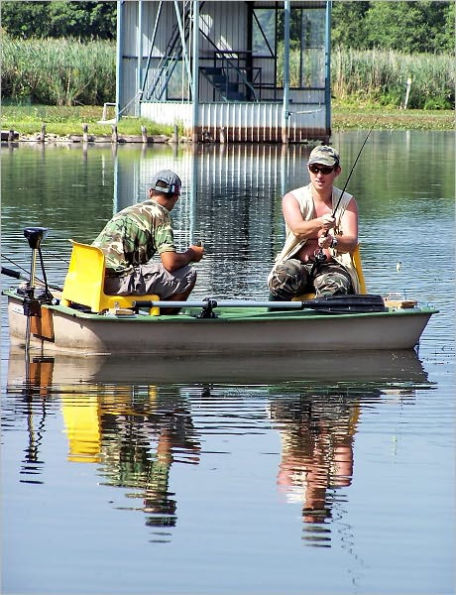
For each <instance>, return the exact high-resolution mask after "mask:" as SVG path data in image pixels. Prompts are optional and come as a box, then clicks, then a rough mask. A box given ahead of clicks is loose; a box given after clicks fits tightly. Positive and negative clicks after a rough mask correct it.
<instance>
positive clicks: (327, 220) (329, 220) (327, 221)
mask: <svg viewBox="0 0 456 595" xmlns="http://www.w3.org/2000/svg"><path fill="white" fill-rule="evenodd" d="M318 221H319V223H320V228H321V229H323V230H324V231H329V230H330V229H332V228H333V227H335V226H336V219H335V217H333V216H332V215H331V214H329V213H327V214H326V215H322V216H321V217H319V218H318Z"/></svg>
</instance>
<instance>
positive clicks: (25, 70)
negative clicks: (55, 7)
mask: <svg viewBox="0 0 456 595" xmlns="http://www.w3.org/2000/svg"><path fill="white" fill-rule="evenodd" d="M1 60H2V96H3V99H5V98H7V99H11V100H14V101H29V102H31V103H41V104H47V105H75V104H78V103H79V104H85V105H101V104H103V103H104V102H105V101H113V100H114V97H115V78H116V68H115V61H116V51H115V43H113V42H110V41H96V40H94V41H90V42H82V41H79V40H76V39H63V38H62V39H27V40H19V39H11V38H9V37H8V36H7V35H4V36H3V43H2V51H1Z"/></svg>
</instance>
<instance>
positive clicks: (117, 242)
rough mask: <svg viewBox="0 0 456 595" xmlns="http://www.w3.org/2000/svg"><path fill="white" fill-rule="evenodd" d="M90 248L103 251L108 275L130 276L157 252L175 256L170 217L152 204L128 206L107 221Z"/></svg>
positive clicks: (155, 203) (146, 202)
mask: <svg viewBox="0 0 456 595" xmlns="http://www.w3.org/2000/svg"><path fill="white" fill-rule="evenodd" d="M92 246H97V247H98V248H101V250H103V252H104V254H105V258H106V268H107V269H108V274H109V272H110V271H111V272H112V273H115V274H120V275H122V274H127V273H130V272H131V271H132V270H133V267H135V266H137V265H139V264H146V263H147V262H148V261H149V260H150V259H151V258H152V256H153V255H154V254H155V253H157V252H158V253H159V254H161V253H162V252H176V248H175V245H174V235H173V230H172V226H171V216H170V213H169V211H168V209H166V208H165V207H163V206H161V205H159V204H158V203H157V202H155V201H154V200H145V201H143V202H140V203H138V204H135V205H131V206H129V207H127V208H125V209H123V210H122V211H120V212H119V213H117V214H116V215H114V217H113V218H112V219H111V220H110V221H108V223H107V224H106V226H105V228H104V229H103V230H102V231H101V233H100V234H99V235H98V237H97V238H96V239H95V240H94V241H93V242H92ZM109 270H110V271H109Z"/></svg>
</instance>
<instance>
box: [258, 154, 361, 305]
mask: <svg viewBox="0 0 456 595" xmlns="http://www.w3.org/2000/svg"><path fill="white" fill-rule="evenodd" d="M307 169H308V171H309V176H310V184H308V185H307V186H303V187H301V188H297V189H295V190H292V191H291V192H288V193H287V194H285V196H284V197H283V200H282V212H283V216H284V219H285V224H286V240H285V245H284V247H283V249H282V251H281V252H280V254H279V255H278V256H277V258H276V261H275V264H274V267H273V269H272V271H271V272H270V274H269V277H268V285H269V290H270V298H271V299H272V300H277V301H283V300H290V299H292V298H293V297H296V296H299V295H301V294H304V293H309V292H312V293H315V294H316V296H317V297H319V296H324V295H346V294H353V293H359V291H360V287H359V280H358V276H357V273H356V270H355V268H354V266H353V263H352V259H351V252H353V250H354V249H355V248H356V246H357V244H358V206H357V204H356V200H355V198H354V197H353V196H352V195H351V194H348V193H347V192H344V193H343V195H342V191H341V190H339V189H338V188H336V187H335V186H334V181H335V179H336V178H337V176H338V175H339V174H340V172H341V171H342V170H341V167H340V157H339V153H338V152H337V151H336V150H335V149H334V148H333V147H329V146H327V145H323V146H318V147H315V148H314V149H313V151H312V152H311V153H310V156H309V161H308V164H307ZM341 196H342V198H341ZM340 199H341V200H340ZM336 207H337V210H336V211H335V212H334V210H335V209H336ZM333 215H334V216H333Z"/></svg>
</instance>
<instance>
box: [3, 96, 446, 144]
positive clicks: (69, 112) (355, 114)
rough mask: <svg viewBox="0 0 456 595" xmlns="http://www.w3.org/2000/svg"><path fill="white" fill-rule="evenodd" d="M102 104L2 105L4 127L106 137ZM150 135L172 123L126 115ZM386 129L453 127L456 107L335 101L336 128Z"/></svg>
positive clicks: (126, 129)
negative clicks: (85, 128) (84, 128)
mask: <svg viewBox="0 0 456 595" xmlns="http://www.w3.org/2000/svg"><path fill="white" fill-rule="evenodd" d="M101 115H102V107H100V106H76V107H68V106H60V107H55V106H46V105H44V106H43V105H41V106H21V107H18V106H2V115H1V128H2V130H10V129H13V130H16V131H17V132H19V134H20V135H27V136H33V135H36V134H38V133H39V132H40V130H41V125H42V123H43V122H44V123H46V133H47V134H54V135H57V136H59V137H65V136H69V135H81V134H82V124H84V123H85V124H88V126H89V134H90V135H94V136H103V135H110V134H111V126H109V125H106V124H98V121H99V120H100V119H101ZM142 125H144V126H145V127H146V128H147V134H148V135H158V134H166V135H170V134H171V133H172V127H171V126H161V125H158V124H155V123H154V122H151V121H150V120H143V119H138V118H124V119H122V120H121V121H120V122H119V125H118V130H119V133H120V134H124V135H140V134H141V126H142ZM372 126H373V127H374V128H376V129H384V130H401V129H402V130H404V129H405V130H453V129H454V112H453V111H452V110H435V111H431V110H401V109H397V108H385V107H372V106H369V107H366V106H361V105H359V106H344V105H341V104H337V103H335V104H333V107H332V128H333V131H335V132H336V131H342V130H350V129H362V128H371V127H372Z"/></svg>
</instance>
